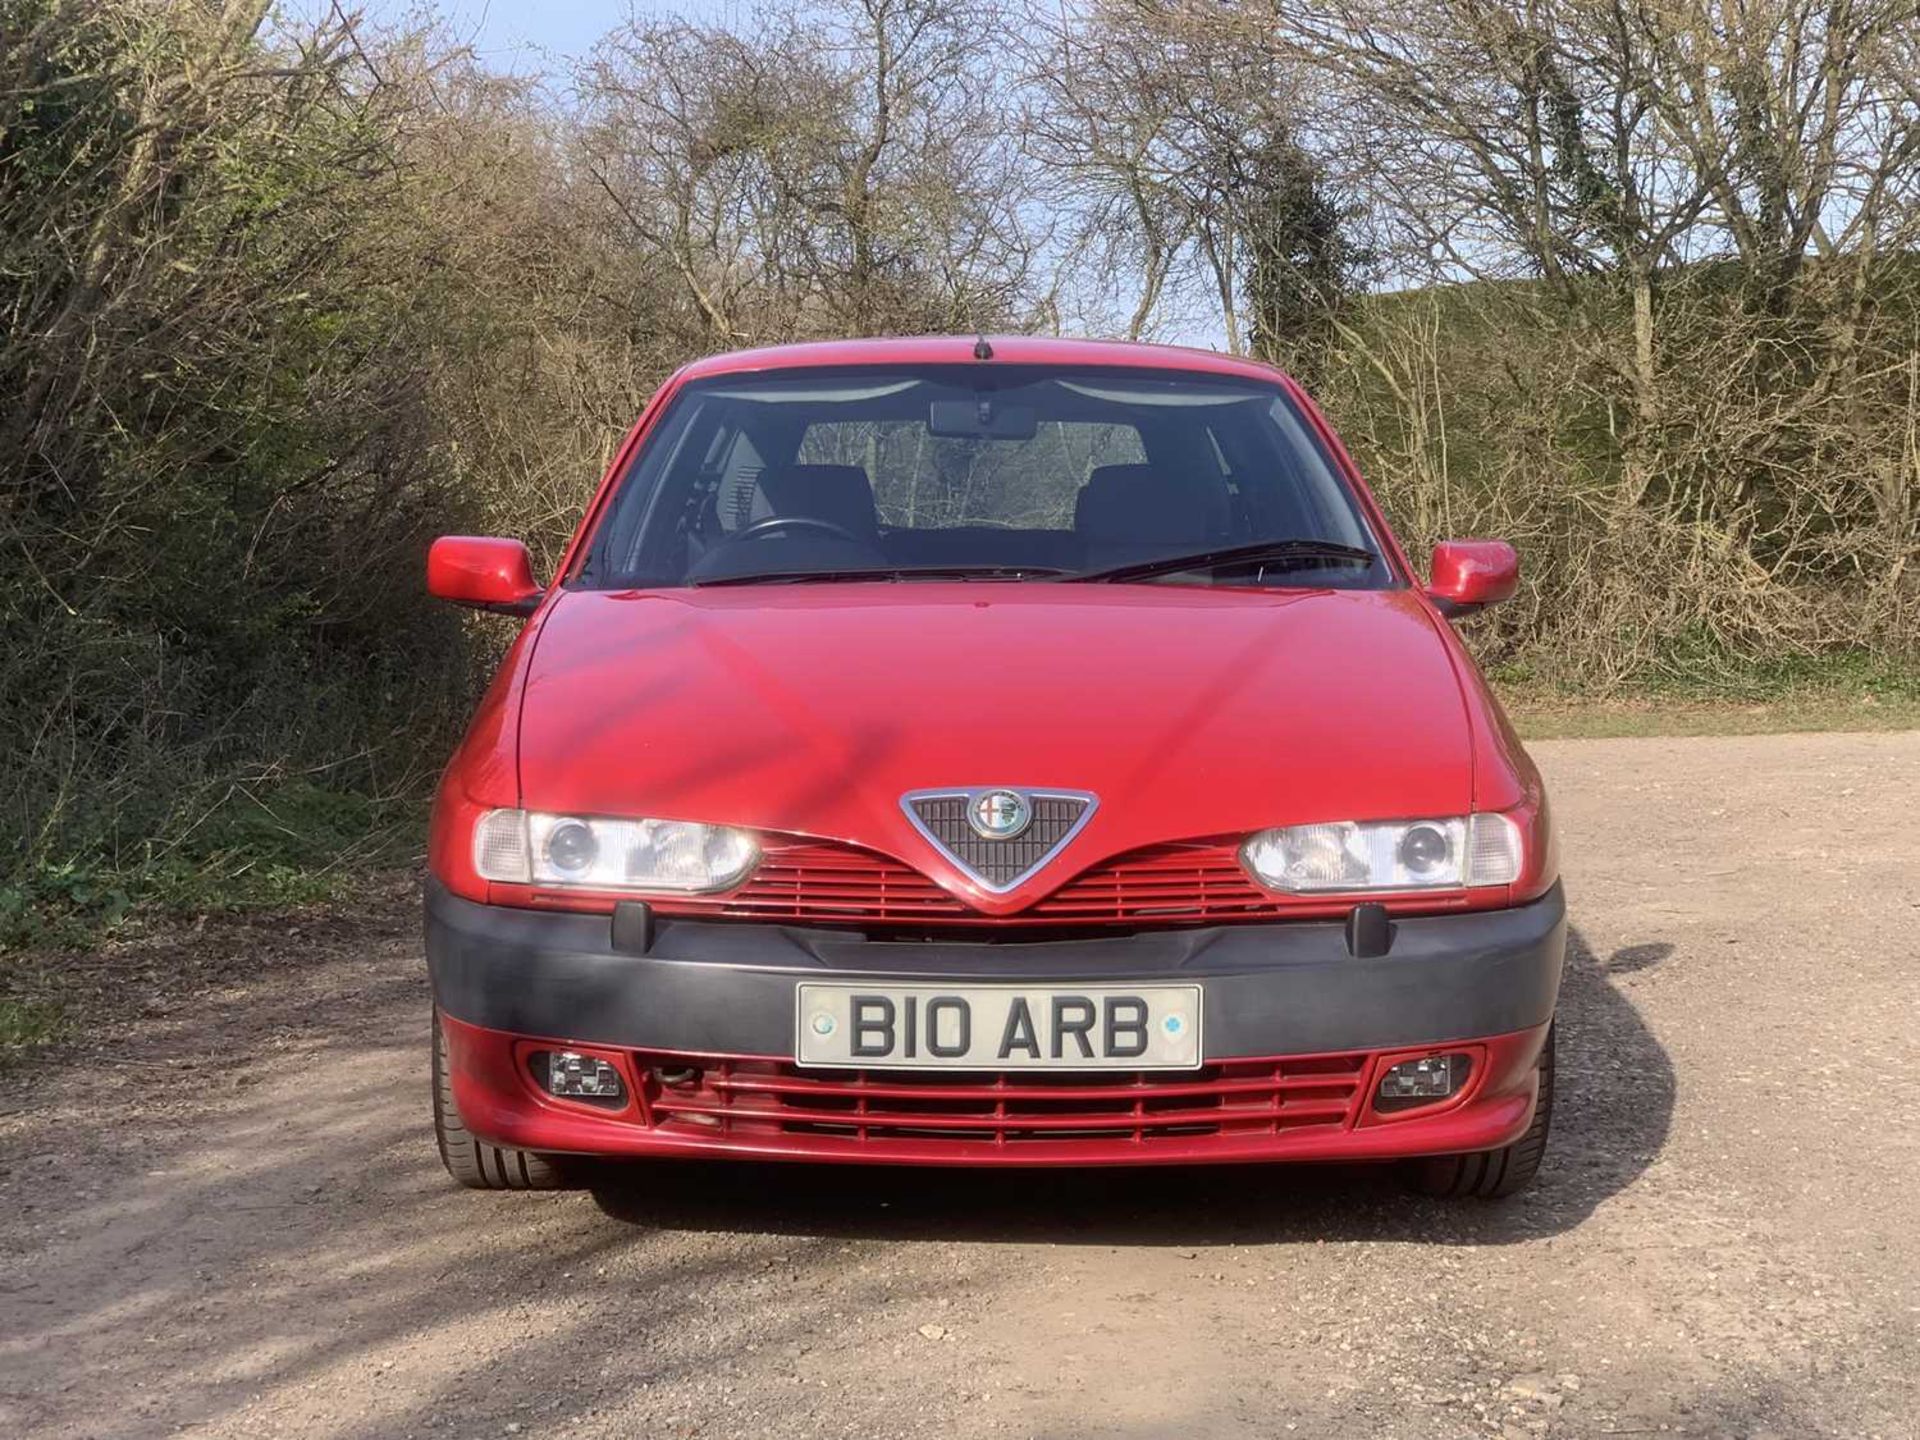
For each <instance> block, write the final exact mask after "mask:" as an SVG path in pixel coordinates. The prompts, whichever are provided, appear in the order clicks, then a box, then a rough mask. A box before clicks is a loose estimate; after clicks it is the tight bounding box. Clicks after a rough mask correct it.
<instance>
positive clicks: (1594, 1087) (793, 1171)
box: [592, 931, 1675, 1246]
mask: <svg viewBox="0 0 1920 1440" xmlns="http://www.w3.org/2000/svg"><path fill="white" fill-rule="evenodd" d="M1672 951H1673V947H1672V946H1671V945H1669V944H1667V943H1665V942H1661V941H1650V942H1645V943H1641V944H1635V945H1630V946H1626V947H1624V948H1622V949H1620V950H1616V951H1614V952H1613V953H1612V954H1610V955H1609V956H1607V957H1605V958H1604V959H1602V958H1601V957H1599V956H1596V955H1595V954H1594V953H1593V951H1592V950H1591V949H1589V948H1588V946H1587V943H1586V941H1585V939H1584V937H1582V936H1581V935H1580V933H1579V932H1578V931H1571V932H1569V939H1568V946H1567V969H1566V974H1565V979H1564V982H1563V985H1562V989H1561V995H1560V1012H1559V1014H1560V1021H1559V1024H1560V1031H1559V1037H1558V1045H1559V1051H1558V1060H1559V1074H1560V1090H1559V1097H1558V1104H1557V1108H1556V1112H1555V1117H1554V1121H1555V1130H1554V1136H1553V1140H1552V1143H1551V1145H1550V1147H1549V1149H1548V1152H1547V1162H1546V1165H1545V1167H1544V1168H1543V1170H1542V1172H1541V1176H1540V1179H1539V1180H1538V1181H1537V1182H1536V1183H1535V1185H1534V1187H1533V1188H1532V1189H1531V1190H1529V1191H1527V1192H1526V1193H1524V1194H1522V1195H1520V1196H1517V1197H1515V1198H1514V1199H1512V1200H1509V1201H1505V1202H1501V1203H1494V1204H1487V1203H1482V1202H1464V1203H1463V1202H1459V1201H1441V1202H1435V1201H1430V1200H1424V1199H1420V1198H1417V1197H1415V1196H1413V1195H1410V1194H1408V1193H1407V1192H1406V1191H1405V1190H1404V1189H1403V1188H1402V1187H1401V1185H1400V1183H1399V1178H1398V1176H1397V1174H1396V1173H1395V1172H1394V1170H1393V1169H1392V1168H1391V1167H1386V1166H1318V1165H1316V1166H1299V1165H1270V1166H1256V1167H1248V1166H1222V1167H1213V1166H1182V1167H1170V1168H1155V1169H1142V1170H914V1169H905V1168H891V1167H887V1168H882V1167H873V1168H869V1169H863V1170H858V1171H855V1172H852V1173H849V1171H848V1170H847V1169H846V1168H845V1167H841V1166H823V1165H783V1164H772V1165H769V1164H741V1163H737V1162H733V1163H715V1164H690V1163H688V1162H685V1161H673V1162H657V1163H648V1164H632V1165H620V1166H609V1167H607V1168H606V1169H604V1170H603V1171H600V1172H598V1173H597V1174H595V1175H594V1176H593V1178H592V1186H593V1191H594V1198H595V1200H596V1202H597V1203H598V1204H599V1206H600V1208H601V1210H602V1211H603V1212H604V1213H605V1214H607V1215H608V1216H610V1217H612V1218H614V1219H616V1220H620V1221H623V1222H625V1223H628V1224H632V1225H635V1226H644V1227H652V1228H660V1229H672V1230H688V1231H730V1232H734V1233H739V1234H787V1235H811V1236H832V1237H840V1238H858V1239H882V1240H967V1241H974V1242H986V1243H992V1242H995V1241H1005V1242H1009V1243H1023V1244H1025V1243H1033V1242H1036V1241H1038V1242H1046V1243H1054V1244H1085V1245H1165V1246H1181V1245H1219V1244H1254V1243H1273V1242H1283V1241H1316V1240H1325V1239H1344V1240H1394V1239H1405V1240H1411V1241H1420V1242H1424V1243H1436V1242H1437V1243H1443V1244H1467V1245H1484V1244H1499V1243H1502V1242H1507V1241H1514V1240H1529V1239H1534V1238H1537V1237H1539V1236H1541V1235H1543V1234H1553V1233H1556V1232H1559V1231H1564V1230H1567V1229H1570V1228H1571V1227H1573V1226H1575V1225H1578V1224H1579V1223H1580V1222H1581V1220H1583V1219H1584V1218H1585V1217H1586V1216H1587V1215H1588V1214H1589V1213H1590V1212H1591V1211H1592V1210H1593V1208H1594V1206H1596V1205H1597V1204H1599V1203H1600V1202H1601V1201H1603V1200H1605V1199H1606V1198H1607V1197H1608V1196H1610V1195H1613V1194H1615V1193H1617V1192H1618V1191H1620V1190H1622V1189H1623V1188H1625V1187H1626V1186H1627V1185H1629V1184H1630V1183H1632V1181H1633V1179H1634V1177H1635V1176H1637V1175H1639V1174H1640V1172H1641V1171H1642V1170H1644V1169H1645V1168H1646V1166H1647V1165H1648V1164H1649V1163H1650V1162H1651V1161H1652V1159H1653V1157H1654V1156H1655V1155H1656V1154H1658V1153H1659V1151H1660V1148H1661V1146H1662V1145H1664V1144H1665V1143H1666V1137H1667V1131H1668V1127H1669V1126H1670V1124H1671V1122H1672V1116H1673V1106H1674V1093H1675V1087H1674V1073H1673V1066H1672V1063H1671V1062H1670V1061H1669V1059H1668V1058H1667V1054H1666V1052H1665V1050H1663V1049H1662V1048H1661V1045H1660V1042H1659V1041H1658V1040H1657V1039H1656V1038H1655V1037H1654V1035H1653V1033H1652V1032H1651V1031H1650V1030H1648V1028H1647V1027H1646V1024H1645V1023H1644V1022H1643V1021H1642V1020H1641V1018H1640V1015H1639V1013H1638V1012H1637V1011H1636V1010H1635V1009H1634V1007H1633V1006H1632V1005H1631V1004H1630V1003H1629V1002H1628V1001H1627V999H1626V998H1625V997H1624V996H1623V995H1622V994H1621V993H1620V992H1619V990H1618V989H1617V988H1616V987H1615V986H1614V985H1613V984H1612V983H1611V979H1610V977H1612V976H1615V975H1621V974H1630V973H1633V972H1635V971H1640V970H1645V969H1647V968H1649V967H1650V966H1654V965H1658V964H1660V963H1661V962H1662V961H1664V960H1665V959H1666V958H1667V957H1668V956H1669V955H1670V954H1671V953H1672Z"/></svg>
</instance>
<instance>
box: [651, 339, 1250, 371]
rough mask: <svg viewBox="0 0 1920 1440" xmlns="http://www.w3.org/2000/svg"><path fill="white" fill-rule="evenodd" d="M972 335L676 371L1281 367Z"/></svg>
mask: <svg viewBox="0 0 1920 1440" xmlns="http://www.w3.org/2000/svg"><path fill="white" fill-rule="evenodd" d="M980 340H981V337H980V336H978V335H927V336H915V337H911V338H902V339H885V340H821V341H813V342H810V343H807V344H799V345H770V346H767V347H765V348H762V349H758V350H734V351H730V352H728V353H726V354H722V355H709V356H707V357H706V358H705V359H704V360H695V361H694V362H693V363H692V364H690V365H688V366H686V368H685V369H683V370H682V371H681V372H680V377H681V378H682V379H683V380H698V379H704V378H707V377H709V376H714V375H736V374H742V373H746V372H751V371H757V370H791V369H801V368H805V367H808V366H828V365H960V364H1006V365H1114V366H1128V367H1150V368H1153V369H1159V370H1190V371H1196V372H1199V373H1203V374H1215V375H1243V376H1246V377H1248V378H1251V379H1258V380H1265V381H1268V382H1271V381H1273V380H1275V379H1277V378H1279V377H1280V375H1281V372H1280V371H1279V370H1277V369H1275V368H1274V367H1273V366H1271V365H1264V364H1261V363H1260V362H1259V361H1257V360H1247V359H1242V358H1241V357H1239V356H1235V355H1222V354H1220V353H1219V352H1218V351H1214V350H1193V349H1188V348H1186V347H1184V346H1178V345H1146V344H1141V343H1138V342H1135V341H1124V340H1062V339H1059V338H1057V337H1053V336H1042V335H990V336H987V337H986V340H987V343H988V344H989V345H990V346H992V348H993V358H992V359H991V360H987V361H982V360H980V359H978V357H976V355H975V354H974V348H975V347H976V346H977V345H979V343H980Z"/></svg>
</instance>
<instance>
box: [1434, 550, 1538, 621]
mask: <svg viewBox="0 0 1920 1440" xmlns="http://www.w3.org/2000/svg"><path fill="white" fill-rule="evenodd" d="M1428 573H1429V576H1430V578H1429V580H1428V582H1427V598H1428V599H1429V600H1431V601H1433V603H1434V604H1435V605H1436V606H1438V607H1439V610H1440V613H1441V614H1442V615H1444V616H1446V617H1447V618H1448V619H1449V620H1452V619H1456V618H1458V617H1459V616H1462V615H1471V614H1473V613H1474V611H1476V610H1483V609H1485V608H1486V607H1487V606H1489V605H1498V604H1499V603H1500V602H1501V601H1502V600H1505V599H1507V598H1509V597H1510V596H1511V595H1512V594H1513V592H1514V591H1515V590H1517V589H1519V588H1520V556H1519V554H1518V553H1517V552H1516V551H1515V550H1514V548H1513V546H1511V545H1509V544H1507V542H1506V541H1504V540H1442V541H1441V542H1440V543H1439V544H1438V545H1436V546H1434V547H1433V568H1432V569H1431V570H1430V571H1429V572H1428Z"/></svg>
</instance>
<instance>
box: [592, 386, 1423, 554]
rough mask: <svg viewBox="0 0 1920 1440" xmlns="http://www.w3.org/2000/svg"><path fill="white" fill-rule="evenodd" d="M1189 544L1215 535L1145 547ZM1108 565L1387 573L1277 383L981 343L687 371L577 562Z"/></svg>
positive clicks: (1340, 484) (1354, 510)
mask: <svg viewBox="0 0 1920 1440" xmlns="http://www.w3.org/2000/svg"><path fill="white" fill-rule="evenodd" d="M1269 541H1270V542H1275V544H1276V546H1278V547H1279V548H1278V549H1276V550H1275V552H1274V555H1273V557H1272V558H1269V559H1266V560H1261V559H1259V558H1257V557H1254V558H1249V557H1248V556H1246V555H1244V554H1237V555H1236V556H1235V558H1232V559H1227V560H1222V559H1219V558H1217V557H1218V556H1219V554H1220V553H1221V552H1241V551H1249V550H1260V549H1261V542H1269ZM1343 552H1346V553H1343ZM1187 556H1206V557H1215V558H1211V559H1209V560H1208V561H1207V562H1206V563H1203V564H1197V567H1196V568H1195V569H1193V570H1179V569H1174V570H1171V571H1167V572H1165V573H1157V574H1153V575H1151V576H1139V577H1136V576H1134V575H1133V574H1132V573H1131V570H1130V569H1129V567H1133V568H1138V567H1139V566H1140V565H1141V564H1142V562H1148V568H1149V569H1151V568H1152V565H1151V562H1158V561H1163V560H1168V559H1174V560H1176V562H1177V560H1178V558H1179V557H1187ZM1282 559H1284V563H1281V560H1282ZM1109 570H1115V571H1116V572H1125V573H1116V575H1115V576H1114V577H1113V578H1116V579H1118V578H1127V579H1132V578H1139V579H1142V580H1143V581H1144V580H1146V579H1149V578H1150V579H1152V580H1155V581H1159V582H1164V583H1180V584H1234V585H1246V584H1289V585H1316V586H1320V585H1339V586H1349V587H1357V586H1381V585H1386V584H1390V583H1392V575H1391V572H1390V571H1389V570H1388V568H1387V566H1386V564H1385V562H1384V560H1382V559H1381V558H1380V555H1379V547H1378V545H1377V544H1376V542H1375V540H1374V537H1373V536H1372V534H1371V533H1370V531H1369V529H1368V527H1367V525H1366V522H1365V520H1364V519H1363V518H1362V515H1361V513H1360V511H1359V509H1358V507H1357V506H1356V505H1355V503H1354V499H1353V496H1352V494H1351V493H1350V491H1349V490H1348V488H1347V486H1346V484H1345V482H1344V481H1343V480H1342V478H1341V477H1340V475H1339V474H1338V472H1337V471H1336V470H1335V468H1334V466H1333V464H1332V462H1331V459H1330V457H1329V456H1328V455H1327V453H1326V452H1325V450H1324V449H1323V448H1322V446H1321V443H1320V440H1319V437H1318V436H1317V434H1316V433H1315V432H1314V431H1313V430H1312V428H1311V427H1310V426H1309V424H1308V423H1307V421H1306V419H1305V417H1304V416H1302V415H1301V414H1300V413H1299V411H1298V410H1297V409H1296V407H1295V406H1294V405H1293V403H1292V402H1291V401H1290V400H1289V398H1288V397H1287V395H1286V394H1285V392H1283V391H1282V390H1281V389H1280V388H1279V387H1278V386H1275V385H1268V384H1263V383H1259V382H1252V381H1247V380H1241V379H1235V378H1231V377H1228V378H1213V377H1209V376H1204V375H1197V374H1190V373H1185V372H1177V371H1158V370H1112V369H1104V370H1103V369H1086V370H1076V369H1071V368H1065V367H1059V366H1048V367H1037V366H1012V365H997V364H986V363H978V364H974V365H970V366H962V365H938V366H919V367H901V368H888V369H859V370H800V371H792V370H789V371H781V372H778V373H775V374H763V375H740V376H732V377H718V378H714V379H710V380H705V381H698V382H694V383H691V384H689V385H687V386H686V387H685V388H683V389H682V390H681V392H680V393H679V394H678V395H677V396H676V397H675V398H674V400H673V402H672V404H671V406H670V408H669V410H668V412H667V413H666V414H665V415H664V416H663V417H662V419H661V420H660V422H659V423H658V424H656V425H655V426H654V427H653V429H652V432H651V434H650V435H649V437H648V439H647V440H646V442H645V444H644V445H643V446H642V448H641V450H640V452H639V453H638V455H637V456H636V457H635V460H634V462H633V464H632V465H631V467H630V468H629V470H628V472H627V474H626V475H625V476H623V477H622V479H621V481H620V484H619V486H618V489H617V490H616V492H615V493H614V495H613V497H612V499H611V502H610V504H609V506H608V508H607V510H606V512H605V513H604V514H603V516H602V518H601V520H600V523H599V525H598V527H597V528H596V530H595V532H594V535H593V537H592V539H591V541H590V543H589V546H588V550H587V555H586V560H585V562H584V564H583V565H582V567H581V570H580V572H579V574H578V576H577V577H576V583H579V584H581V585H585V586H589V587H597V588H651V587H662V586H681V585H701V584H718V583H726V584H753V583H767V584H774V583H795V582H803V581H809V580H811V581H820V582H826V581H831V580H835V579H847V580H863V579H889V580H911V579H914V578H920V577H925V578H971V577H974V576H978V577H980V578H991V579H1011V580H1026V579H1064V578H1104V573H1103V572H1106V571H1109Z"/></svg>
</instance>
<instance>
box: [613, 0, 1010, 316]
mask: <svg viewBox="0 0 1920 1440" xmlns="http://www.w3.org/2000/svg"><path fill="white" fill-rule="evenodd" d="M990 18H991V17H990V14H989V12H988V11H987V10H985V9H984V8H983V6H982V4H981V3H979V0H844V3H839V4H836V5H833V6H829V7H826V8H825V9H821V8H818V7H805V8H802V7H799V6H797V5H796V6H788V7H784V8H778V9H774V10H772V11H768V12H762V13H761V14H760V15H759V16H758V17H757V21H758V23H757V26H756V28H755V30H754V31H753V32H752V33H751V34H748V33H745V32H743V31H737V30H734V29H730V28H727V27H725V26H719V25H696V24H693V23H690V22H686V21H669V22H658V23H656V22H638V21H637V22H634V23H632V24H630V25H628V26H627V27H625V28H624V29H622V30H619V31H616V32H615V33H614V34H613V35H611V36H609V37H608V39H607V40H606V41H605V42H603V44H602V45H601V46H600V48H599V49H598V50H597V51H596V53H595V56H594V58H593V60H592V62H591V63H590V64H589V65H588V67H587V68H586V70H585V72H584V73H583V75H582V77H581V82H582V90H583V93H584V95H585V97H586V112H587V119H586V124H585V126H584V129H583V133H582V137H581V144H582V147H583V152H584V159H585V166H586V169H587V171H588V173H589V174H591V175H592V176H593V178H594V180H595V182H596V183H597V184H598V185H599V187H600V188H601V190H602V191H603V193H604V195H605V197H606V199H607V202H608V204H609V205H610V206H611V208H612V210H613V212H614V214H615V215H616V217H617V220H618V223H619V224H620V225H621V226H622V227H623V228H624V229H625V230H626V232H627V233H628V234H629V236H630V237H631V240H632V242H633V243H635V244H637V245H640V246H643V247H645V248H646V249H647V250H649V251H651V252H653V253H656V254H658V255H659V256H660V257H661V258H662V259H663V260H664V261H665V262H666V263H667V264H668V265H670V266H671V267H672V269H673V271H674V273H675V274H676V275H678V277H679V279H680V281H681V283H682V285H683V286H684V289H685V292H686V295H687V297H688V299H689V300H690V302H691V304H692V305H693V307H694V308H695V309H696V311H697V312H698V314H699V315H700V317H701V318H702V320H703V321H704V323H705V326H706V328H707V330H708V332H709V334H710V335H711V337H712V339H713V341H714V342H715V343H737V342H739V341H742V340H749V339H760V340H764V339H779V338H788V337H791V336H795V335H803V334H809V333H829V332H838V333H857V334H871V333H876V332H884V331H890V330H904V331H915V330H923V329H927V328H947V329H954V328H962V327H969V326H985V325H990V324H1006V323H1009V322H1010V321H1013V320H1015V319H1017V317H1019V316H1020V315H1021V314H1022V312H1023V311H1024V310H1025V309H1027V308H1028V307H1029V305H1030V303H1031V300H1032V294H1031V290H1032V265H1033V258H1034V242H1033V240H1032V239H1031V237H1030V236H1029V234H1028V223H1027V216H1026V214H1025V213H1024V212H1023V208H1022V199H1023V191H1022V177H1021V174H1020V172H1019V171H1018V169H1017V168H1016V166H1015V164H1014V163H1013V162H1014V159H1015V154H1014V151H1013V150H1012V148H1011V147H1010V146H1009V145H1008V144H1007V143H1006V137H1005V134H1004V131H1003V128H1002V124H1001V120H1000V116H1001V113H1002V112H1001V109H1000V106H999V105H998V102H997V96H996V90H997V77H996V74H995V71H994V68H993V56H992V53H991V51H990V49H989V47H988V43H987V41H988V37H989V36H990V35H991V34H992V33H993V31H994V26H993V25H992V24H991V23H989V22H990Z"/></svg>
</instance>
